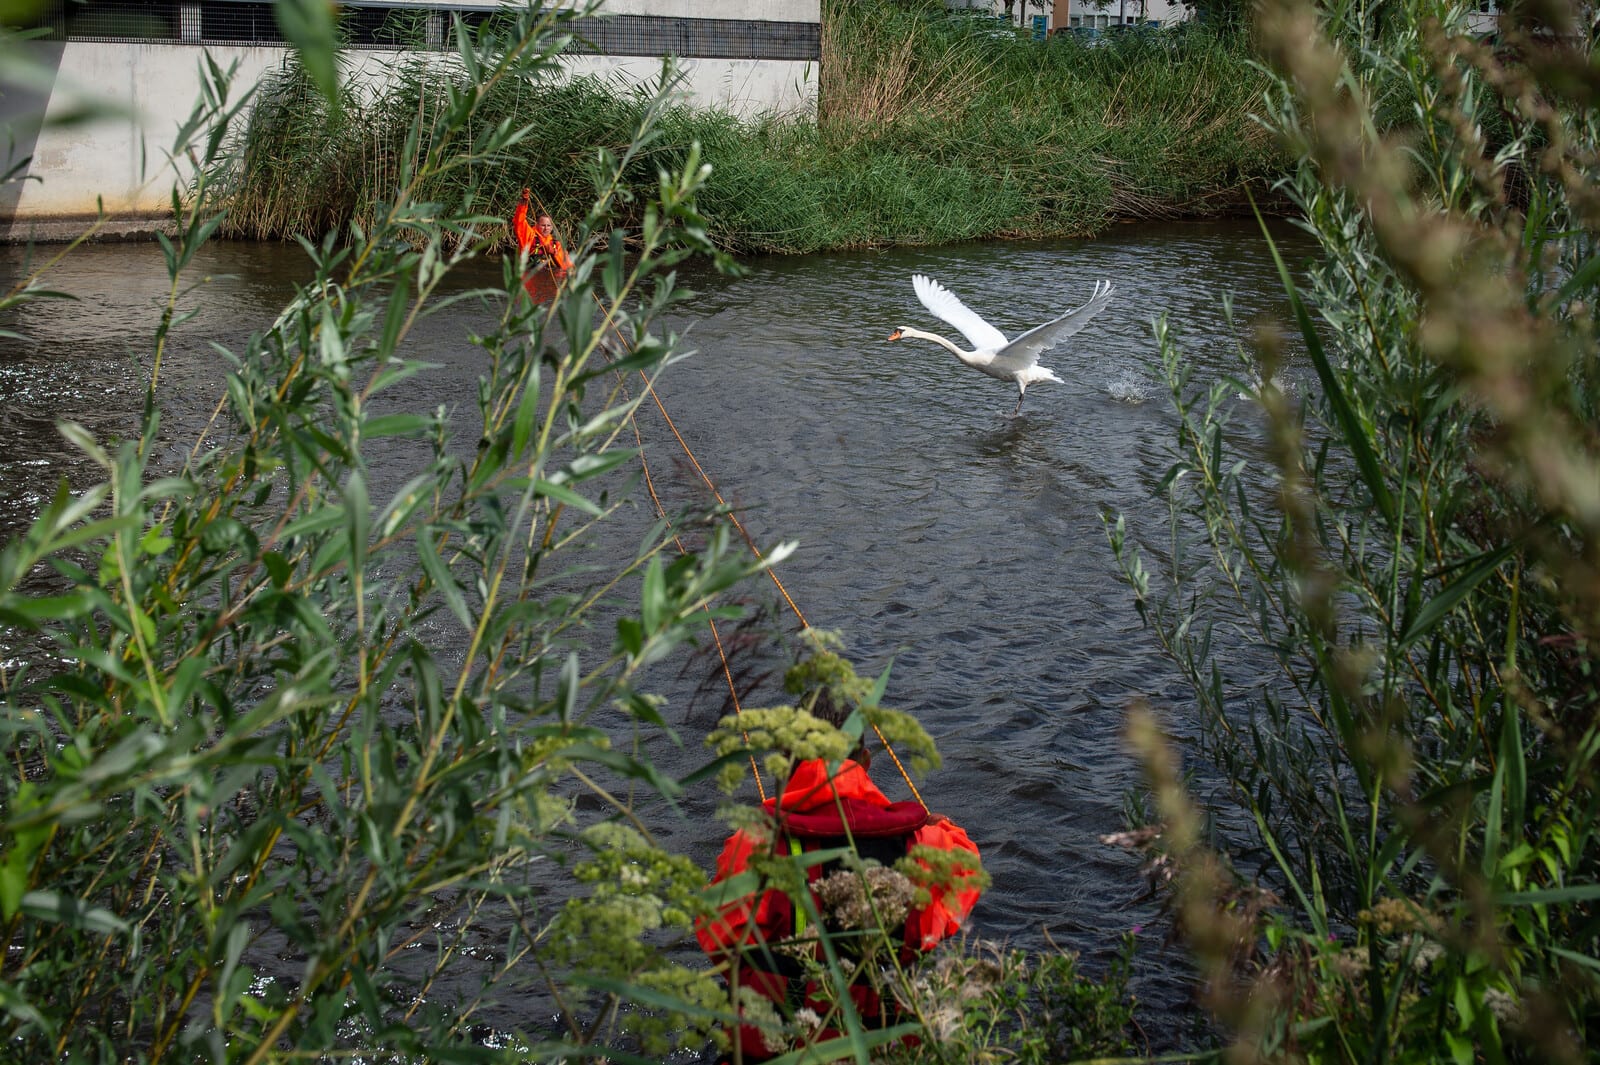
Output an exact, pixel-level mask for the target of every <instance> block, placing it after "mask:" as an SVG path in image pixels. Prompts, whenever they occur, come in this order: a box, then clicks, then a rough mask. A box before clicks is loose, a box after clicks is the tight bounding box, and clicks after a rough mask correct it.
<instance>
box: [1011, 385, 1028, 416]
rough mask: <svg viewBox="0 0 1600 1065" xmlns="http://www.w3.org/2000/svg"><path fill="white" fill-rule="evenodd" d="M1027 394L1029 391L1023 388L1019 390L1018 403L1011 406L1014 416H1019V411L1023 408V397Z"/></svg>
mask: <svg viewBox="0 0 1600 1065" xmlns="http://www.w3.org/2000/svg"><path fill="white" fill-rule="evenodd" d="M1027 394H1028V393H1026V392H1024V391H1022V390H1021V389H1018V390H1017V405H1016V406H1015V407H1012V408H1011V416H1012V417H1013V418H1015V417H1016V416H1017V412H1018V411H1020V410H1022V397H1024V396H1026V395H1027Z"/></svg>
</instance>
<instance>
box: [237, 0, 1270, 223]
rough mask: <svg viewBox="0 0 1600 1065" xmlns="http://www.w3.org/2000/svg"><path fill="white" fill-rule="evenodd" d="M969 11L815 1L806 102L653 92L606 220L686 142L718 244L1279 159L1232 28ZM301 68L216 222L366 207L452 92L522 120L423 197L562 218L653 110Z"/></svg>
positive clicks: (1055, 212) (562, 95)
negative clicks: (1027, 25)
mask: <svg viewBox="0 0 1600 1065" xmlns="http://www.w3.org/2000/svg"><path fill="white" fill-rule="evenodd" d="M564 18H565V16H562V20H564ZM971 21H972V20H970V19H951V18H948V17H946V16H945V15H944V14H943V13H942V12H936V11H934V10H932V9H929V10H915V9H912V8H908V7H906V6H903V5H898V4H893V3H889V2H887V0H874V2H871V3H846V2H844V0H828V2H826V3H825V4H824V5H823V55H822V61H821V64H820V68H819V69H820V73H819V78H820V82H819V103H818V114H817V116H816V119H815V120H813V119H812V118H811V117H810V116H806V115H801V116H781V115H779V116H766V117H763V118H761V119H758V120H752V121H741V120H739V119H736V118H734V117H733V116H731V115H727V114H719V113H715V112H705V111H695V110H691V109H688V108H686V107H674V108H670V109H668V110H667V111H666V112H664V113H663V114H662V115H661V116H660V120H659V122H657V123H656V125H655V128H654V132H653V134H652V137H651V140H650V142H649V144H648V145H647V146H644V150H643V151H641V152H639V153H637V154H636V155H634V157H633V158H632V160H631V162H630V165H629V166H627V167H625V168H624V170H623V172H622V176H621V178H622V185H623V188H624V189H625V190H626V192H627V195H625V196H623V197H622V198H621V199H622V200H624V201H625V202H623V203H621V204H619V205H618V209H619V212H620V214H619V218H620V220H621V221H623V222H625V223H626V224H629V225H632V226H637V225H638V224H639V215H638V212H639V211H640V210H642V205H643V204H644V203H645V201H646V199H647V198H648V194H649V192H650V190H651V189H653V187H654V183H655V177H656V170H657V168H658V167H666V168H668V169H680V168H682V167H683V166H684V165H685V161H686V159H687V153H688V152H689V150H690V146H691V145H695V144H698V145H700V150H701V157H702V158H703V159H704V160H705V161H707V162H709V163H711V164H712V166H713V171H712V174H711V175H710V176H709V178H708V179H707V180H706V182H705V185H704V187H703V188H702V189H701V190H700V197H699V203H700V208H701V211H702V213H703V214H704V216H705V217H706V218H707V220H708V227H709V232H710V234H711V235H712V238H713V239H714V240H715V241H716V242H717V244H718V245H719V246H720V247H722V248H724V249H727V250H730V251H801V252H804V251H814V250H817V249H819V248H840V247H862V246H870V245H881V244H890V243H934V242H945V241H955V240H970V239H977V238H983V237H996V236H1022V235H1028V236H1048V235H1078V234H1085V233H1092V232H1095V231H1098V230H1100V229H1102V228H1104V227H1105V226H1106V225H1108V224H1110V223H1111V222H1112V221H1115V220H1124V219H1130V218H1150V217H1177V216H1183V215H1193V214H1208V213H1213V212H1215V211H1217V210H1219V209H1226V208H1229V207H1237V206H1239V205H1241V204H1242V202H1243V195H1244V190H1245V189H1246V188H1247V187H1249V186H1250V185H1252V184H1255V185H1257V186H1261V185H1262V184H1263V182H1264V181H1265V180H1266V179H1268V178H1270V177H1271V176H1272V175H1274V174H1276V173H1279V172H1281V170H1282V169H1283V168H1284V166H1285V163H1284V160H1283V159H1282V157H1281V156H1280V155H1278V154H1277V153H1276V152H1275V150H1274V148H1273V145H1272V142H1271V140H1270V138H1269V137H1268V135H1267V134H1266V132H1265V131H1264V130H1263V129H1262V128H1261V127H1260V125H1259V124H1258V123H1257V122H1255V121H1254V120H1253V118H1252V117H1251V112H1252V110H1253V109H1254V108H1255V106H1256V103H1255V102H1256V100H1257V99H1258V98H1259V96H1260V93H1261V91H1262V89H1263V87H1264V86H1265V77H1264V75H1263V74H1262V73H1261V72H1260V71H1259V70H1258V69H1256V68H1255V67H1254V66H1253V65H1252V63H1251V57H1250V54H1249V52H1248V49H1247V47H1246V46H1245V44H1244V43H1243V42H1242V40H1240V39H1239V38H1238V37H1237V36H1230V35H1226V34H1214V33H1210V32H1207V31H1205V30H1198V29H1192V28H1191V29H1189V30H1185V31H1183V32H1173V33H1170V34H1168V33H1164V34H1162V35H1161V36H1160V37H1159V39H1158V40H1157V41H1154V42H1151V41H1147V40H1145V39H1143V38H1141V37H1135V36H1133V35H1129V36H1128V37H1127V38H1126V39H1119V40H1117V41H1116V42H1114V43H1113V44H1112V45H1111V46H1109V47H1104V48H1087V47H1083V46H1081V45H1080V44H1078V43H1077V42H1076V41H1075V40H1070V39H1057V40H1053V41H1050V42H1048V43H1045V42H1034V41H1030V40H1022V39H1017V38H1014V37H1010V36H1007V37H1006V38H1005V39H1002V40H997V39H991V38H989V37H984V36H982V35H974V34H972V33H971V32H970V31H969V30H966V29H963V28H962V26H963V24H965V23H970V22H971ZM562 25H563V21H558V22H557V23H556V24H555V30H556V32H557V33H559V32H560V31H561V27H562ZM485 32H489V33H494V32H495V30H494V27H493V25H492V24H491V26H490V27H489V29H488V30H487V31H485ZM304 70H305V68H304V67H300V66H295V67H290V68H288V69H286V70H285V71H283V72H282V73H281V74H279V75H277V76H276V77H274V78H272V79H268V80H267V81H266V82H264V84H263V87H262V90H261V92H260V94H259V95H260V99H259V103H258V106H257V107H256V109H255V113H254V115H253V116H252V119H251V124H250V127H249V128H248V130H247V131H246V133H245V136H244V144H245V145H246V150H245V151H244V153H243V158H244V165H243V166H242V167H241V168H240V169H239V170H238V171H237V172H236V173H235V174H234V175H232V176H231V177H230V178H229V184H228V197H229V200H230V203H231V205H232V210H231V212H230V217H229V220H228V222H227V223H226V225H227V233H228V234H230V235H237V236H250V237H264V236H271V237H281V236H285V235H299V236H305V237H308V238H310V239H313V240H316V239H320V237H321V235H322V233H324V232H326V231H327V230H328V229H330V228H337V227H338V226H340V225H341V224H343V223H344V222H345V221H347V220H355V221H357V222H359V223H361V224H362V225H363V226H365V225H368V224H369V222H370V217H369V216H370V213H371V212H372V211H373V210H374V209H375V206H374V205H376V204H380V203H382V202H384V201H385V200H387V199H388V198H389V197H390V195H391V193H390V190H391V189H392V188H394V187H395V180H396V175H397V173H398V172H399V170H400V169H402V168H403V167H405V166H408V165H414V161H415V159H417V158H418V157H420V156H422V155H425V154H426V153H428V152H430V151H432V150H433V149H434V147H435V143H436V137H437V136H438V134H439V133H440V131H441V129H442V128H443V127H440V126H439V125H438V124H437V121H436V118H435V116H439V115H444V114H448V113H450V111H451V108H452V106H453V104H452V101H454V100H458V99H461V98H464V97H466V96H469V95H471V96H473V97H474V98H475V103H474V107H475V114H476V115H477V116H478V120H479V121H481V122H482V123H483V128H497V127H498V126H499V124H501V123H510V124H512V125H513V126H515V127H518V128H519V130H520V133H521V135H520V136H519V138H518V139H517V140H516V141H515V142H514V143H509V144H507V145H505V146H504V149H503V154H502V156H501V157H500V158H499V159H498V160H497V163H498V165H497V166H495V167H494V168H492V169H491V170H490V171H489V172H487V173H485V172H480V171H476V170H473V169H472V168H469V167H456V168H448V169H440V170H437V171H435V172H433V173H432V174H431V175H430V179H429V180H430V184H429V185H428V186H426V188H425V190H424V191H425V195H426V196H427V197H428V198H437V199H444V198H450V197H459V196H461V195H463V194H464V193H465V192H466V191H467V189H468V188H470V189H471V190H472V191H473V193H474V195H476V197H477V202H478V203H480V204H482V205H483V206H484V207H485V209H487V210H490V211H492V212H495V213H498V214H500V215H506V214H509V212H510V210H511V208H512V206H513V205H514V204H515V203H516V201H517V196H518V192H519V190H520V188H521V187H522V186H525V185H526V186H529V187H531V188H532V189H534V190H535V192H536V193H537V195H538V197H539V201H540V204H541V205H542V206H543V207H544V208H545V209H546V210H549V211H550V212H551V213H552V214H553V215H554V216H555V217H556V218H558V219H566V218H572V217H581V216H582V214H583V213H584V211H585V210H586V205H587V202H588V200H589V198H590V197H591V195H592V188H593V183H594V181H595V180H596V162H595V160H596V154H595V153H596V151H597V150H604V151H608V152H610V153H611V154H612V155H616V154H619V153H620V152H621V149H622V146H623V145H625V144H627V143H628V140H629V138H630V135H631V131H632V130H633V129H635V128H636V127H637V126H638V125H639V121H640V116H641V114H642V113H643V112H644V110H646V109H647V108H648V107H650V106H651V105H650V104H649V101H648V98H647V97H646V96H644V95H641V94H639V93H636V92H630V91H623V90H618V89H616V88H615V87H614V86H611V85H608V84H605V83H603V82H601V81H599V80H597V79H595V78H586V77H580V78H573V79H570V80H556V79H553V78H552V77H551V76H550V72H549V70H548V69H547V68H540V69H538V70H532V71H529V72H526V73H523V74H519V75H517V76H508V77H505V78H500V79H498V80H496V81H494V82H493V83H490V84H481V85H479V84H475V83H474V80H473V79H474V74H473V71H472V69H471V68H470V66H468V65H464V64H459V65H457V66H455V67H451V66H449V65H447V64H443V63H440V62H439V61H437V59H435V58H431V57H420V56H419V57H413V61H411V62H408V63H402V65H401V66H400V68H399V69H398V70H397V71H396V76H395V77H394V78H393V79H392V81H391V82H390V83H388V84H387V86H386V87H385V88H384V89H383V90H382V91H381V92H379V93H377V94H376V95H374V94H373V93H372V92H370V91H366V90H363V91H357V90H356V89H354V88H353V87H351V86H350V85H346V86H344V87H343V88H341V89H340V91H339V94H338V96H337V98H336V100H335V102H334V103H329V102H328V101H327V100H326V99H324V97H323V96H322V95H321V94H320V93H319V92H318V91H317V89H316V88H315V87H314V84H313V83H314V82H316V79H314V78H312V77H311V76H310V75H308V74H306V73H305V72H304ZM419 117H420V118H423V119H426V121H424V122H422V124H421V126H420V132H419V133H418V134H417V135H416V136H413V135H412V134H411V133H410V132H409V131H410V130H411V127H412V124H413V122H414V121H416V120H417V119H418V118H419ZM630 200H631V202H626V201H630Z"/></svg>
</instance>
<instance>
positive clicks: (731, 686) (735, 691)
mask: <svg viewBox="0 0 1600 1065" xmlns="http://www.w3.org/2000/svg"><path fill="white" fill-rule="evenodd" d="M613 331H615V330H613ZM608 358H609V355H608ZM622 390H623V394H624V395H626V394H627V385H626V384H623V385H622ZM629 398H630V399H631V398H632V397H631V396H630V397H629ZM628 425H629V426H630V427H632V429H633V439H634V442H635V443H636V444H638V445H639V465H640V466H641V467H642V468H643V469H644V486H645V489H646V490H647V491H649V493H650V501H651V502H652V503H654V504H655V507H656V513H657V514H659V515H661V520H662V521H664V522H666V523H667V528H668V529H672V519H671V518H669V517H667V508H666V507H665V506H663V505H662V503H661V497H660V496H659V495H657V494H656V482H655V478H654V477H652V476H651V475H650V460H649V459H647V458H645V454H644V437H642V436H641V435H640V434H639V423H638V421H637V420H636V419H635V418H634V417H633V415H632V414H629V415H628ZM672 542H673V543H674V544H676V545H677V546H678V553H679V554H682V555H687V554H688V553H689V549H688V548H687V547H685V546H684V543H683V541H682V540H681V539H680V538H679V537H678V533H677V530H675V529H673V531H672ZM706 620H707V621H709V622H710V623H711V638H712V639H713V640H715V641H716V644H717V655H718V657H720V658H721V659H722V676H723V679H725V680H726V681H727V682H728V698H730V699H732V700H733V712H734V714H735V715H738V714H743V713H744V708H743V707H741V706H740V705H739V688H738V685H736V684H735V683H734V682H733V670H732V669H731V668H729V666H728V654H727V652H726V651H725V650H723V647H722V633H721V632H719V631H718V629H717V619H716V618H707V619H706ZM744 742H745V746H747V747H748V746H749V745H750V737H749V735H748V734H746V735H745V738H744ZM750 772H751V773H752V774H753V775H754V776H755V778H756V793H757V794H759V795H760V796H761V801H762V802H766V801H767V789H766V787H765V786H764V785H763V784H762V783H761V770H760V769H759V768H758V767H757V766H756V756H755V755H754V754H752V755H750Z"/></svg>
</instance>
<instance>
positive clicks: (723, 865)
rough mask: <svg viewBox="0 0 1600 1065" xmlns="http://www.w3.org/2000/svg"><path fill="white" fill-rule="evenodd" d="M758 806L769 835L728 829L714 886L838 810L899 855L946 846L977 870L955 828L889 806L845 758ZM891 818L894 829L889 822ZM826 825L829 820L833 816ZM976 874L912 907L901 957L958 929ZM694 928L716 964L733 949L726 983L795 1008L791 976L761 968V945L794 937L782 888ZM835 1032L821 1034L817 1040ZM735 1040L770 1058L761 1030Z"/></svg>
mask: <svg viewBox="0 0 1600 1065" xmlns="http://www.w3.org/2000/svg"><path fill="white" fill-rule="evenodd" d="M764 806H765V809H766V811H767V814H768V816H770V817H771V818H772V819H773V821H774V824H775V826H776V832H777V834H776V835H775V836H774V835H772V834H771V833H763V832H760V831H759V830H756V831H755V832H751V831H747V830H744V829H740V830H739V831H737V832H735V833H734V834H733V835H732V836H730V837H729V838H728V841H727V843H725V844H724V845H723V848H722V854H721V855H720V856H719V857H718V858H717V872H716V875H715V876H714V877H712V880H711V882H712V883H717V882H719V881H722V880H727V879H729V878H731V877H733V876H736V875H738V874H739V873H742V872H744V871H745V869H746V868H747V867H748V865H749V862H750V858H751V856H752V855H755V854H786V853H789V848H788V845H787V840H786V838H785V837H786V836H788V837H790V838H796V839H799V840H801V841H802V842H811V843H812V845H813V846H814V845H816V844H815V841H814V840H811V841H807V840H806V838H805V837H806V833H805V832H803V831H801V825H802V824H804V823H807V822H812V821H815V820H817V819H818V818H823V819H826V818H827V817H828V816H829V815H832V816H833V817H834V818H835V819H837V818H838V817H839V816H840V815H839V811H841V810H842V811H843V814H842V816H843V820H844V822H845V823H846V824H847V825H848V826H849V828H850V831H851V833H852V835H854V836H855V837H856V838H857V839H858V840H862V839H864V838H865V837H869V836H880V837H881V836H894V837H900V838H903V839H904V840H905V849H906V850H907V851H909V850H910V848H911V847H913V846H917V845H922V846H929V847H935V848H937V849H939V850H944V851H956V850H961V851H967V852H970V853H971V855H972V856H973V857H972V861H971V862H970V863H969V864H970V865H971V866H972V867H973V869H974V870H976V869H977V867H978V848H977V846H976V845H975V844H974V843H973V842H972V840H971V839H969V838H968V836H967V833H966V832H965V831H964V830H963V829H962V828H961V827H960V826H958V825H956V824H955V823H953V822H951V821H950V820H948V819H947V818H944V817H935V818H929V817H928V816H927V813H926V811H924V810H923V809H922V807H921V806H919V805H918V804H916V803H909V802H907V803H891V802H890V801H889V800H888V798H887V797H886V796H885V795H884V794H883V792H881V791H879V790H878V788H877V785H875V784H873V783H872V779H871V778H870V777H869V776H867V771H866V769H864V768H863V767H862V766H860V765H859V764H857V763H856V762H854V761H851V760H849V759H846V760H845V761H844V762H843V763H842V764H841V766H840V768H839V771H838V772H837V773H835V774H834V775H833V776H832V777H831V778H830V777H829V775H828V769H827V765H826V764H825V763H824V762H822V761H821V760H817V759H813V760H810V761H805V762H801V763H800V764H799V765H797V766H796V767H795V770H794V772H793V774H791V775H790V777H789V783H788V785H787V786H786V787H785V788H784V791H783V794H782V795H781V796H779V797H777V798H772V799H768V800H766V802H765V804H764ZM897 822H898V823H899V825H900V826H901V827H900V828H897V827H896V824H897ZM834 823H835V824H837V820H835V822H834ZM830 834H831V833H830ZM806 849H810V847H807V848H806ZM822 872H823V870H822V869H821V868H820V867H818V866H812V867H811V871H810V873H809V875H810V876H811V877H812V878H813V879H814V878H816V877H817V876H818V875H821V874H822ZM976 879H977V874H976V872H975V871H974V872H972V873H966V874H963V875H961V876H959V877H958V879H957V881H956V883H955V884H954V885H952V886H951V887H950V888H949V889H948V890H946V891H944V892H942V893H939V894H936V895H935V896H934V897H933V898H932V899H931V900H930V901H929V903H928V905H926V906H924V907H921V908H913V909H912V910H911V911H910V913H909V914H907V916H906V922H905V934H904V939H903V944H904V946H903V947H902V950H901V954H902V956H903V958H904V959H905V960H908V961H909V960H910V958H911V957H912V956H914V955H915V954H916V953H917V952H919V951H926V950H931V949H932V948H933V947H934V946H935V945H936V944H937V943H938V942H939V941H940V940H942V939H945V938H946V937H948V936H951V935H953V934H955V933H956V932H957V931H958V930H959V929H960V927H961V922H962V921H963V920H964V919H965V918H966V916H967V915H968V914H969V913H971V912H972V907H973V905H974V904H975V903H976V902H977V901H978V887H977V884H976V882H975V881H976ZM968 885H970V886H968ZM695 934H696V937H697V938H698V939H699V940H700V946H701V947H702V948H703V949H704V950H705V952H706V953H707V954H709V955H710V956H711V957H712V958H713V959H714V960H717V961H728V960H730V958H731V956H732V955H733V954H735V953H737V954H738V955H739V956H740V959H739V962H738V964H737V965H734V966H732V967H731V971H730V974H729V975H730V979H733V980H736V981H737V982H738V983H739V984H740V985H741V986H744V987H749V988H752V989H754V990H755V991H757V992H759V993H760V994H762V995H764V996H765V997H767V998H770V999H772V1000H773V1001H774V1002H776V1003H779V1004H780V1005H781V1004H783V1003H784V1002H785V1001H788V1002H790V1003H791V1004H794V1002H795V999H796V997H797V996H796V994H795V992H796V991H797V990H799V989H797V988H794V987H792V986H791V980H790V979H789V978H788V977H786V976H785V975H784V974H781V973H777V972H772V971H769V970H768V969H767V968H766V967H765V965H764V963H767V962H768V961H769V959H771V958H772V957H773V955H772V953H771V952H770V951H769V950H768V949H767V944H771V943H782V942H784V941H786V940H788V939H789V938H790V937H791V936H793V935H794V903H793V902H792V901H791V900H790V898H789V897H788V895H786V894H785V893H784V892H782V891H780V890H777V889H768V890H765V891H761V892H759V893H758V894H751V895H746V896H744V897H742V898H740V899H736V900H734V901H733V902H731V903H728V904H727V905H725V906H723V907H722V909H721V910H720V912H719V913H718V914H717V915H716V916H715V917H712V918H710V919H706V920H701V921H700V922H699V923H698V925H697V926H696V929H695ZM816 990H817V989H815V988H812V987H807V988H805V989H804V993H805V998H806V999H807V1000H808V1001H809V1000H810V999H811V998H812V992H814V991H816ZM850 997H851V998H852V1000H854V1002H855V1005H856V1009H857V1011H858V1012H859V1013H860V1015H861V1016H862V1017H863V1018H869V1017H871V1016H872V1015H874V1014H878V1015H882V1014H883V1013H884V1010H885V1007H886V1006H887V1004H883V1003H880V1002H879V1001H878V996H877V994H876V993H874V992H873V991H872V990H871V989H870V988H866V987H860V986H857V987H852V988H851V989H850ZM825 1008H826V1007H825V1005H824V1009H825ZM818 1012H823V1010H819V1011H818ZM885 1019H887V1018H885ZM833 1034H834V1033H832V1032H824V1033H821V1037H823V1038H826V1037H828V1036H831V1035H833ZM738 1038H739V1041H740V1043H741V1044H742V1049H743V1051H744V1056H745V1059H746V1060H756V1061H759V1060H761V1059H762V1058H765V1057H768V1056H770V1051H769V1050H767V1048H765V1047H764V1046H763V1045H762V1039H761V1033H760V1031H759V1030H757V1029H755V1028H754V1027H752V1026H749V1025H741V1026H740V1029H739V1034H738Z"/></svg>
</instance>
